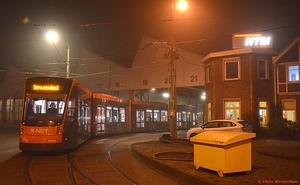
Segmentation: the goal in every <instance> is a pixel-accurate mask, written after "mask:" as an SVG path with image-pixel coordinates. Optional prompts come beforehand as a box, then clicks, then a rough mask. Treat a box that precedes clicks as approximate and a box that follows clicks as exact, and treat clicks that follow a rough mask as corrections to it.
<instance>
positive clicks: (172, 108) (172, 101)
mask: <svg viewBox="0 0 300 185" xmlns="http://www.w3.org/2000/svg"><path fill="white" fill-rule="evenodd" d="M174 1H175V0H172V9H171V39H170V43H169V48H168V49H167V52H166V55H165V58H167V59H170V60H169V62H168V75H169V84H170V86H169V93H170V98H169V105H168V112H169V113H168V114H169V118H170V119H169V122H170V135H171V137H174V138H176V137H177V124H176V122H177V120H176V112H177V111H176V107H177V90H176V65H175V61H176V60H177V59H178V58H179V57H178V52H177V48H176V46H175V42H174V24H173V18H174V17H173V13H174ZM176 7H177V9H178V10H180V11H185V10H186V9H187V7H188V4H187V2H186V1H185V0H176Z"/></svg>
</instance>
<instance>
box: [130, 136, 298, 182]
mask: <svg viewBox="0 0 300 185" xmlns="http://www.w3.org/2000/svg"><path fill="white" fill-rule="evenodd" d="M251 145H252V147H251V148H252V152H251V154H252V156H251V157H252V161H251V165H252V170H251V172H248V173H245V172H238V173H231V174H226V175H225V177H219V175H218V173H217V172H215V171H211V170H208V169H204V168H199V169H198V170H196V168H195V165H194V161H193V158H194V147H193V146H189V145H188V144H187V141H184V140H181V141H180V139H179V140H178V141H170V142H166V141H164V140H161V138H160V140H157V141H151V142H145V143H136V144H133V145H132V150H133V153H134V155H135V156H137V157H138V158H139V159H141V160H143V161H144V162H145V163H148V164H149V165H151V166H153V167H155V168H158V169H160V170H162V171H164V172H165V173H168V174H169V175H171V176H174V177H177V178H179V179H180V180H182V181H183V182H185V183H187V184H233V185H234V184H238V185H241V184H300V141H282V140H271V139H252V141H251ZM237 160H240V162H241V163H242V162H243V159H242V158H241V159H237Z"/></svg>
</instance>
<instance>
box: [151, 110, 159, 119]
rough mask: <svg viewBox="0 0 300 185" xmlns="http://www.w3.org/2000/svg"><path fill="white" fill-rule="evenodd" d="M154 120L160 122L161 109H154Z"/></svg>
mask: <svg viewBox="0 0 300 185" xmlns="http://www.w3.org/2000/svg"><path fill="white" fill-rule="evenodd" d="M153 121H154V122H160V111H159V110H154V116H153Z"/></svg>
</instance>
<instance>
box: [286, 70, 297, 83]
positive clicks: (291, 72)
mask: <svg viewBox="0 0 300 185" xmlns="http://www.w3.org/2000/svg"><path fill="white" fill-rule="evenodd" d="M288 73H289V81H290V82H292V81H299V66H289V67H288Z"/></svg>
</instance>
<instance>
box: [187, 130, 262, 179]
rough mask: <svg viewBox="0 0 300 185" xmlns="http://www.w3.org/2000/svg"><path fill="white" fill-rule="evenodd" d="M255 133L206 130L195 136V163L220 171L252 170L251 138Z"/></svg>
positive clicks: (221, 173) (222, 174)
mask: <svg viewBox="0 0 300 185" xmlns="http://www.w3.org/2000/svg"><path fill="white" fill-rule="evenodd" d="M255 136H256V134H255V133H249V132H228V131H205V132H202V133H200V134H198V135H196V136H194V137H193V138H191V141H192V142H193V143H194V164H195V166H196V169H197V170H198V169H199V167H202V168H206V169H210V170H213V171H216V172H218V174H219V176H220V177H224V175H225V174H226V173H234V172H244V171H245V172H249V171H251V166H252V164H251V138H254V137H255Z"/></svg>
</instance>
